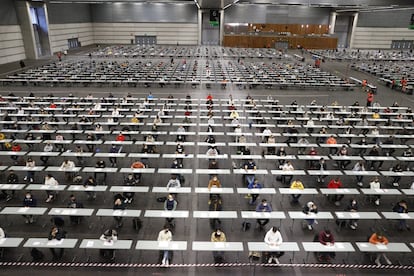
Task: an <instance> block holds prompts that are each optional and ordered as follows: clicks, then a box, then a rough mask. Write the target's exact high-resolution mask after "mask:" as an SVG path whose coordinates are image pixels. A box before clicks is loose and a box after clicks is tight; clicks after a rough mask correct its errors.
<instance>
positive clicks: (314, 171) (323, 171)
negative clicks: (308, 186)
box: [307, 170, 342, 176]
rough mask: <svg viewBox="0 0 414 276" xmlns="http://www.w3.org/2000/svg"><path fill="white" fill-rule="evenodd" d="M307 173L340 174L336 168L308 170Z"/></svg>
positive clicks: (317, 174)
mask: <svg viewBox="0 0 414 276" xmlns="http://www.w3.org/2000/svg"><path fill="white" fill-rule="evenodd" d="M307 172H308V174H309V175H316V176H319V175H342V172H341V171H338V170H322V171H321V170H308V171H307Z"/></svg>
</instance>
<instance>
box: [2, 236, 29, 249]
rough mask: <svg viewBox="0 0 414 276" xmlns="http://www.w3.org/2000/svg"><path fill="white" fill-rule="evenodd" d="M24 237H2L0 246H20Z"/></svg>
mask: <svg viewBox="0 0 414 276" xmlns="http://www.w3.org/2000/svg"><path fill="white" fill-rule="evenodd" d="M22 241H23V238H2V239H0V248H6V247H19V246H20V244H21V243H22Z"/></svg>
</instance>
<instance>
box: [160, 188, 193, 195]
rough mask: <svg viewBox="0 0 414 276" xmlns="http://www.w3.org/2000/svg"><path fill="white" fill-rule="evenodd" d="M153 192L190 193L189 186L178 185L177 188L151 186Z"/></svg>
mask: <svg viewBox="0 0 414 276" xmlns="http://www.w3.org/2000/svg"><path fill="white" fill-rule="evenodd" d="M152 192H153V193H162V194H169V193H177V194H190V193H191V187H179V188H167V187H152Z"/></svg>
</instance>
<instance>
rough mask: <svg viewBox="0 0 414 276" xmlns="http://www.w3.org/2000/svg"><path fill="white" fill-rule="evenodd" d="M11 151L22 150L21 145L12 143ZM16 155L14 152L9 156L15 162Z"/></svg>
mask: <svg viewBox="0 0 414 276" xmlns="http://www.w3.org/2000/svg"><path fill="white" fill-rule="evenodd" d="M11 151H13V152H19V151H22V147H21V146H20V145H19V144H17V143H13V145H12V147H11ZM17 157H18V155H14V154H13V155H12V156H11V159H13V161H14V163H15V164H16V163H17Z"/></svg>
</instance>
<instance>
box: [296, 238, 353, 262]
mask: <svg viewBox="0 0 414 276" xmlns="http://www.w3.org/2000/svg"><path fill="white" fill-rule="evenodd" d="M302 246H303V249H304V250H305V251H306V252H308V253H307V254H306V261H307V260H308V257H309V252H348V253H349V252H355V248H354V247H353V246H352V244H351V243H350V242H335V243H334V244H333V245H323V244H321V243H320V242H302Z"/></svg>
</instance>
